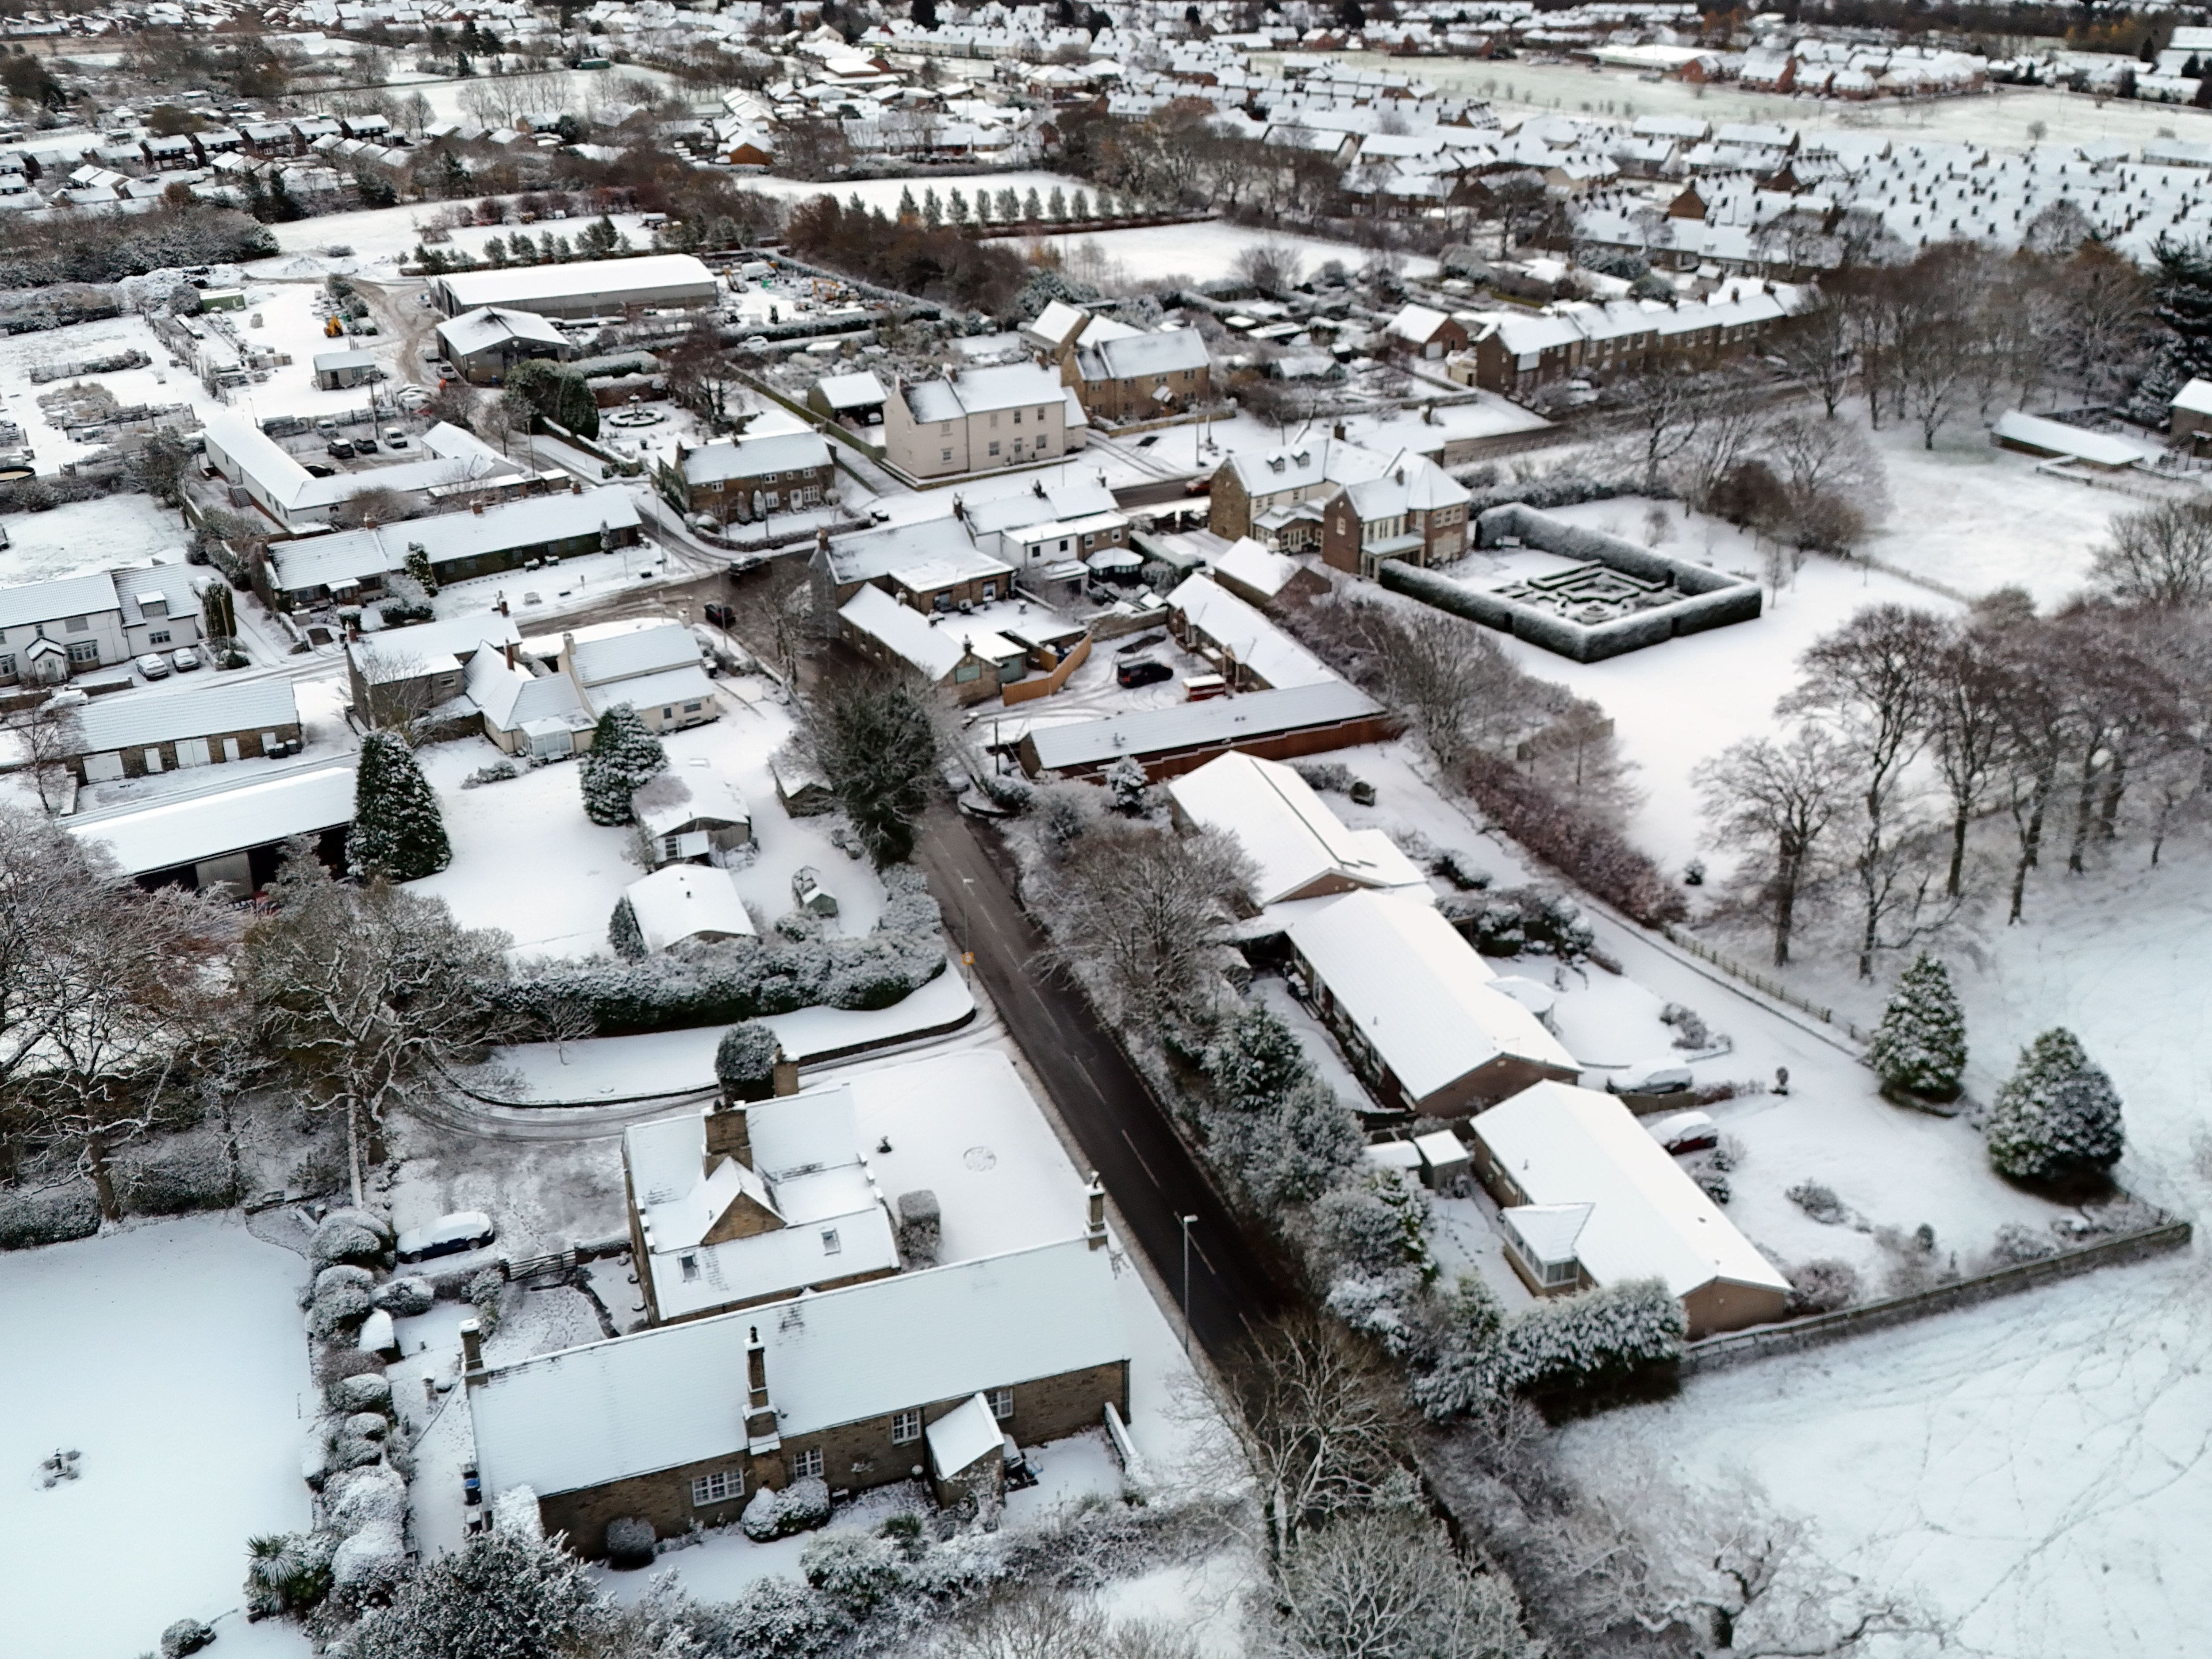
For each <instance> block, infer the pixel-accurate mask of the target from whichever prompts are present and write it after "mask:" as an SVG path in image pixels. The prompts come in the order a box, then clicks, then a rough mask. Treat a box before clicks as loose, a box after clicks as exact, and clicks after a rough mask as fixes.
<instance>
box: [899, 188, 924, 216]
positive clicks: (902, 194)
mask: <svg viewBox="0 0 2212 1659" xmlns="http://www.w3.org/2000/svg"><path fill="white" fill-rule="evenodd" d="M898 216H899V217H900V218H901V219H904V220H913V219H918V218H920V217H921V209H920V208H918V207H916V206H915V204H914V186H913V185H907V186H906V187H905V188H903V189H902V190H901V191H899V209H898Z"/></svg>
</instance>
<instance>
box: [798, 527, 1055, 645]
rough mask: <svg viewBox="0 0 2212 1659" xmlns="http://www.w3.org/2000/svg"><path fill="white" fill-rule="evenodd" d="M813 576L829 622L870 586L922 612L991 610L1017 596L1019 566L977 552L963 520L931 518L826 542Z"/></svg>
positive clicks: (819, 610)
mask: <svg viewBox="0 0 2212 1659" xmlns="http://www.w3.org/2000/svg"><path fill="white" fill-rule="evenodd" d="M808 573H809V574H810V576H811V580H812V582H813V587H814V606H815V614H816V615H817V616H818V617H823V618H824V619H825V620H826V619H827V618H829V617H832V616H835V615H836V612H837V611H839V610H841V609H842V608H843V607H844V606H845V605H847V604H848V603H850V602H851V600H852V598H853V596H854V594H855V593H857V592H860V589H861V588H862V587H864V586H876V587H880V588H882V589H883V590H884V592H887V593H889V594H890V595H892V597H894V598H895V599H897V600H898V601H899V602H900V603H901V604H902V605H911V606H912V607H913V608H914V609H915V610H917V611H952V610H956V609H957V608H958V607H959V606H961V605H969V606H974V605H987V604H989V603H990V602H991V601H992V600H994V599H1000V598H1003V597H1005V596H1006V595H1007V594H1010V593H1012V592H1013V591H1014V572H1013V568H1012V566H1011V565H1009V564H1007V563H1006V561H1005V560H1003V559H999V558H994V557H993V556H991V555H990V554H988V553H986V552H984V551H982V550H981V549H979V548H978V547H977V546H976V544H975V538H973V537H972V536H970V535H969V530H968V526H966V525H965V524H963V522H962V521H961V520H958V519H925V520H922V521H921V523H919V524H912V525H899V526H894V527H892V528H890V529H886V530H876V531H870V532H866V533H865V534H863V535H859V536H850V537H847V538H845V539H844V540H842V541H839V542H836V543H832V542H830V541H829V538H827V537H824V538H822V539H821V540H819V541H818V542H817V544H816V547H815V550H814V557H813V559H812V560H811V562H810V563H809V565H808Z"/></svg>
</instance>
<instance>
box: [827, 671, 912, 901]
mask: <svg viewBox="0 0 2212 1659" xmlns="http://www.w3.org/2000/svg"><path fill="white" fill-rule="evenodd" d="M930 696H931V694H930V691H929V689H928V688H927V686H926V685H924V684H921V682H920V681H919V680H916V679H915V678H911V677H908V676H903V675H890V674H877V673H865V674H850V675H846V676H844V677H842V678H835V679H829V680H825V681H824V682H823V684H822V685H821V686H820V687H819V688H818V689H817V691H816V693H815V696H814V698H813V702H812V704H811V707H810V708H809V709H808V711H807V722H806V726H805V737H806V742H807V744H808V747H809V748H810V749H811V751H812V754H813V757H814V763H815V764H816V765H817V766H818V767H820V768H821V769H822V775H823V776H824V777H826V778H828V779H829V788H830V791H831V793H834V794H835V795H836V797H837V804H838V805H840V806H842V807H843V808H844V809H845V811H846V813H847V814H848V816H849V817H851V818H852V820H853V827H854V829H857V830H858V831H859V832H860V844H861V845H862V846H864V847H866V848H867V849H868V852H869V854H870V856H872V858H873V859H874V860H875V862H876V867H877V868H878V869H881V868H882V867H883V866H885V865H890V864H902V863H904V862H905V861H906V860H907V859H908V858H909V857H911V856H912V854H913V853H914V831H915V823H917V822H918V821H919V820H920V819H921V814H922V810H923V808H924V807H926V806H927V805H928V804H929V781H930V779H931V778H932V777H933V776H934V775H936V771H937V763H938V758H939V737H938V730H937V721H936V719H935V716H934V711H933V709H932V708H931V706H930Z"/></svg>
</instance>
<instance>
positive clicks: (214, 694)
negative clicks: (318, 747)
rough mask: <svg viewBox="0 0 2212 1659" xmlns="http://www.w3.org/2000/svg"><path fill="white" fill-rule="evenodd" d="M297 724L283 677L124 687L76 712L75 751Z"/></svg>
mask: <svg viewBox="0 0 2212 1659" xmlns="http://www.w3.org/2000/svg"><path fill="white" fill-rule="evenodd" d="M299 723H300V705H299V702H298V700H297V699H296V698H295V697H294V696H293V695H292V682H291V681H290V680H289V679H252V680H242V679H218V680H216V681H215V682H213V683H212V684H201V685H196V686H194V687H193V688H192V689H191V690H188V691H187V690H146V691H125V692H124V693H122V694H120V695H119V696H112V697H94V699H93V700H92V701H91V702H88V703H87V704H85V706H84V707H83V708H81V709H79V710H78V711H77V729H78V730H79V732H82V738H80V740H79V742H78V744H75V745H72V746H73V747H76V748H78V749H79V750H80V751H81V752H82V753H84V754H88V755H96V754H100V753H102V752H103V751H105V750H112V749H136V748H140V747H143V746H146V745H149V744H160V743H173V742H175V741H177V740H178V739H179V738H206V737H212V736H214V735H215V734H216V733H217V732H276V731H282V730H283V729H284V728H286V727H289V726H298V725H299Z"/></svg>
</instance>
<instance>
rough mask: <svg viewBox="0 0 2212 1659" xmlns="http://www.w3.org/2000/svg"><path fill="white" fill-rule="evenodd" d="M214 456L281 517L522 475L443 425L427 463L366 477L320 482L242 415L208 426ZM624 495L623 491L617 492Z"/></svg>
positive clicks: (346, 475) (431, 440)
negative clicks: (370, 493) (377, 496)
mask: <svg viewBox="0 0 2212 1659" xmlns="http://www.w3.org/2000/svg"><path fill="white" fill-rule="evenodd" d="M202 426H203V430H204V435H205V440H206V442H207V445H208V447H209V451H210V456H211V457H212V456H213V454H214V453H216V452H217V451H219V452H220V453H222V455H224V456H227V457H228V458H229V459H230V460H231V461H232V462H233V463H234V465H236V466H237V467H238V469H239V471H240V477H242V478H246V479H251V480H252V482H253V483H256V484H258V486H259V487H260V489H261V490H262V492H263V493H264V495H267V496H268V498H269V500H270V503H271V504H273V505H274V506H275V507H276V510H277V511H278V512H279V513H283V514H288V515H289V514H290V513H302V512H317V511H322V510H325V509H327V508H329V507H335V506H337V504H338V503H339V502H340V501H345V500H346V499H348V498H349V496H352V495H356V494H358V493H359V492H360V491H362V490H364V489H395V490H410V489H433V488H435V487H436V486H437V485H440V484H453V483H471V482H474V481H477V480H479V479H483V478H489V477H500V476H502V475H505V474H508V473H513V472H515V471H520V469H519V468H518V467H516V466H515V465H514V464H513V462H512V461H509V460H507V459H503V458H501V455H500V454H499V453H498V452H497V451H495V450H493V449H489V448H487V447H485V446H484V444H483V441H481V440H479V439H478V438H477V436H476V435H475V434H473V433H471V432H467V431H465V430H463V429H462V428H459V427H457V426H454V425H453V424H451V423H450V422H445V421H441V422H438V424H437V425H435V426H434V427H432V428H430V429H429V430H428V432H425V433H424V434H423V435H422V448H423V450H424V451H425V452H426V457H427V458H426V459H422V460H416V461H403V462H400V463H398V464H397V465H392V466H378V467H371V468H370V469H368V471H363V472H334V473H332V474H331V476H330V477H327V478H318V477H315V476H314V475H313V473H311V472H309V471H307V468H306V467H305V466H303V465H301V463H300V462H299V460H298V459H296V458H295V456H293V455H292V454H291V453H289V451H287V450H286V449H285V448H284V447H283V446H282V445H280V444H278V443H277V442H276V440H275V439H273V438H271V437H270V435H268V434H267V433H265V432H264V431H263V430H262V429H261V428H259V427H258V426H256V425H255V424H254V423H253V422H252V421H251V420H249V419H247V418H246V416H242V415H228V414H221V413H218V414H213V415H210V416H207V418H206V419H205V421H204V422H203V423H202ZM617 493H618V492H617Z"/></svg>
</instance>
